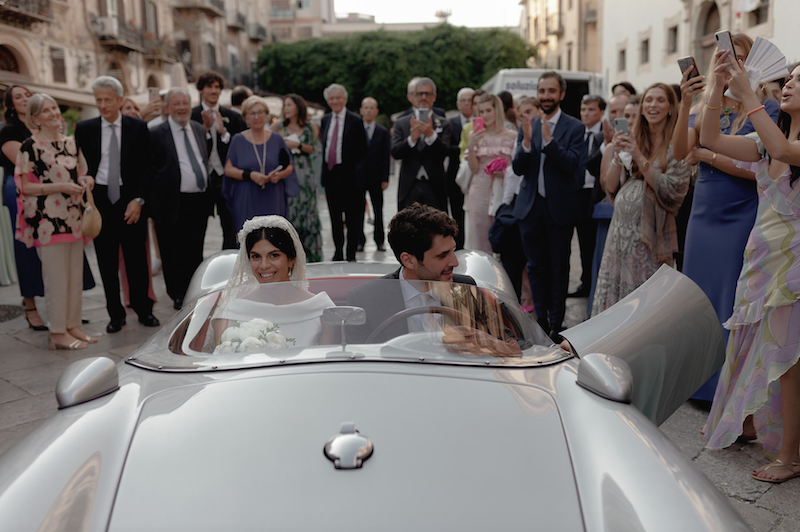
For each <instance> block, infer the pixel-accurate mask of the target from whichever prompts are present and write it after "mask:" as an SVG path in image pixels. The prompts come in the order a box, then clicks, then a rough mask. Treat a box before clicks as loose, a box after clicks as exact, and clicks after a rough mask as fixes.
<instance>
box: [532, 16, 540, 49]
mask: <svg viewBox="0 0 800 532" xmlns="http://www.w3.org/2000/svg"><path fill="white" fill-rule="evenodd" d="M533 42H535V43H538V42H539V17H535V18H534V19H533Z"/></svg>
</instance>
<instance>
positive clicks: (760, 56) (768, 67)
mask: <svg viewBox="0 0 800 532" xmlns="http://www.w3.org/2000/svg"><path fill="white" fill-rule="evenodd" d="M734 60H735V59H734ZM744 71H745V72H747V77H749V78H750V87H752V89H753V91H754V92H755V90H756V89H757V88H758V86H759V85H760V84H762V83H766V82H768V81H773V80H776V79H779V78H785V77H786V76H788V75H789V69H788V68H786V56H785V55H783V54H782V53H781V51H780V50H779V49H778V47H777V46H775V45H774V44H773V43H771V42H770V41H768V40H766V39H763V38H761V37H756V41H755V42H754V43H753V47H752V48H751V49H750V53H749V54H748V55H747V60H746V61H745V62H744ZM725 96H728V97H729V98H733V99H736V97H734V96H733V95H732V94H731V92H730V89H728V90H727V91H725Z"/></svg>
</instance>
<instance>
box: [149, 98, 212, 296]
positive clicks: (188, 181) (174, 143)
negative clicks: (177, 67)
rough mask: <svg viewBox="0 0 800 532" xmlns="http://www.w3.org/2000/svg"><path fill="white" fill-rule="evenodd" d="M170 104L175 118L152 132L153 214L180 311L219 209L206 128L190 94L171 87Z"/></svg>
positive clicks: (170, 287)
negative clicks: (213, 193)
mask: <svg viewBox="0 0 800 532" xmlns="http://www.w3.org/2000/svg"><path fill="white" fill-rule="evenodd" d="M167 103H168V104H169V118H168V119H167V121H166V122H165V123H163V124H161V125H160V126H158V127H156V128H155V129H153V130H152V131H151V141H152V146H153V169H154V181H153V194H152V196H151V197H152V201H151V204H152V205H151V209H152V210H151V212H152V216H153V221H154V222H155V225H156V233H157V235H158V243H159V246H160V248H161V262H162V265H163V268H164V281H165V282H166V284H167V294H169V297H171V298H172V300H173V301H174V307H175V309H176V310H180V308H181V307H182V306H183V298H184V297H185V295H186V289H187V288H188V286H189V281H190V280H191V278H192V274H194V271H195V270H196V269H197V267H198V266H199V265H200V263H201V262H203V242H204V241H205V237H206V225H207V224H208V217H209V216H210V215H211V211H212V209H213V204H212V199H211V197H210V193H209V188H210V183H209V175H208V164H209V162H208V153H209V148H210V146H209V145H210V140H208V139H207V133H206V129H205V128H204V127H203V126H202V125H200V124H198V123H197V122H195V121H194V120H191V112H192V107H191V100H190V99H189V93H188V92H187V91H186V90H184V89H170V91H169V93H168V94H167Z"/></svg>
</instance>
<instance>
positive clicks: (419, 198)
mask: <svg viewBox="0 0 800 532" xmlns="http://www.w3.org/2000/svg"><path fill="white" fill-rule="evenodd" d="M414 96H415V98H416V103H417V106H416V108H415V109H414V112H413V113H412V114H409V115H407V116H404V117H402V118H399V119H398V120H397V122H396V123H395V125H394V134H393V135H392V157H394V158H395V159H399V160H400V161H402V163H401V165H400V182H399V184H398V187H397V209H398V210H400V209H403V208H405V207H408V206H409V205H411V204H413V203H414V202H415V201H416V202H419V203H421V204H422V205H430V206H431V207H435V208H437V209H440V210H443V211H445V212H447V174H446V173H445V171H444V159H445V157H447V154H448V150H449V147H450V132H451V126H450V122H449V121H448V120H447V119H445V118H444V117H441V116H439V115H437V114H435V113H434V112H433V111H432V109H433V104H434V102H435V101H436V84H435V83H434V82H433V80H432V79H430V78H420V79H419V81H417V84H416V86H415V87H414Z"/></svg>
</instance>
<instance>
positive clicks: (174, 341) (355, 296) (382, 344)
mask: <svg viewBox="0 0 800 532" xmlns="http://www.w3.org/2000/svg"><path fill="white" fill-rule="evenodd" d="M168 346H169V351H165V350H164V346H163V343H161V345H160V348H159V346H157V345H155V342H151V343H150V344H149V345H148V346H147V347H146V348H145V349H144V350H143V351H142V352H140V353H137V354H136V355H135V356H134V357H132V358H131V359H129V362H131V363H135V364H138V365H146V366H148V367H151V368H157V369H162V370H167V371H169V370H175V371H187V370H190V371H196V370H203V369H208V368H213V369H224V368H240V367H253V366H265V365H274V364H292V363H304V362H320V361H326V360H364V359H368V360H390V361H391V360H402V361H409V360H412V361H421V362H422V361H424V362H433V363H445V364H480V365H487V364H489V365H495V364H500V365H507V364H514V365H541V364H546V363H551V362H554V361H559V360H562V359H564V358H565V357H568V356H569V355H568V354H567V353H565V352H564V351H563V350H561V349H558V348H557V347H553V346H552V342H551V341H550V338H549V337H548V336H547V335H546V334H545V333H544V331H542V329H541V328H540V327H539V325H538V324H537V323H536V321H535V320H534V319H532V317H531V316H530V315H529V314H528V313H526V312H524V311H522V310H521V309H520V308H519V305H518V304H517V303H516V302H515V301H514V300H513V299H511V298H510V297H509V296H508V295H507V294H504V293H502V292H498V291H495V290H493V289H490V288H479V287H477V286H475V285H469V284H457V283H449V282H430V281H404V280H398V279H383V278H378V279H376V278H374V277H365V278H355V277H348V278H336V279H313V280H310V281H304V282H280V283H265V284H261V285H247V286H243V287H240V288H236V289H232V290H221V291H217V292H212V293H210V294H208V295H206V296H203V297H201V298H200V299H199V300H198V301H196V302H195V303H194V308H193V311H192V312H191V313H190V314H189V315H188V316H187V317H186V318H185V319H183V320H182V321H180V322H179V323H178V324H177V326H175V327H174V330H173V331H172V332H171V336H170V338H169V340H168Z"/></svg>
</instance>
